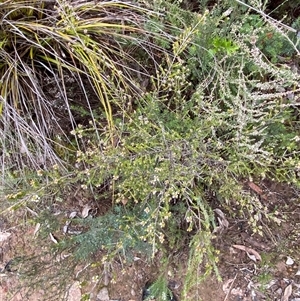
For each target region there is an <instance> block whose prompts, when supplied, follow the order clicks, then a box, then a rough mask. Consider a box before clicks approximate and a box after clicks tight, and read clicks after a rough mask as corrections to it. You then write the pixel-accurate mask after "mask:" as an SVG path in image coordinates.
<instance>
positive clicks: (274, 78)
mask: <svg viewBox="0 0 300 301" xmlns="http://www.w3.org/2000/svg"><path fill="white" fill-rule="evenodd" d="M113 3H115V2H113ZM150 4H154V8H157V9H158V10H159V12H160V13H161V9H162V8H161V2H156V1H154V2H153V3H150ZM150 4H148V5H150ZM231 4H232V2H231V1H224V2H223V4H222V5H221V6H219V7H216V8H215V9H213V10H212V11H211V12H209V11H206V12H204V13H203V14H202V15H199V14H191V13H187V15H189V16H190V18H189V20H187V25H186V26H182V23H181V24H180V25H179V24H178V23H176V22H178V20H174V19H173V17H172V16H170V15H161V14H160V15H159V14H158V15H156V14H151V15H150V16H149V19H147V21H146V22H145V26H146V28H147V30H150V31H153V32H152V33H151V32H150V34H151V37H152V38H151V42H152V43H157V44H158V46H157V48H153V49H155V50H153V51H154V53H156V56H155V58H157V61H155V63H154V64H153V65H151V66H150V67H149V69H150V70H147V69H146V70H145V73H146V75H149V74H151V77H150V82H149V83H148V84H147V89H145V90H144V91H141V92H142V93H137V94H135V98H134V100H132V98H131V97H132V95H130V93H127V91H126V90H125V91H123V89H120V91H121V95H115V93H117V92H115V91H114V92H109V91H111V90H110V89H114V88H116V87H118V88H120V87H122V88H123V85H124V86H125V84H127V83H128V81H127V80H128V78H127V77H123V75H122V77H121V78H119V77H118V76H117V75H120V73H119V72H117V71H115V70H116V69H115V68H117V67H116V66H119V63H117V62H116V56H115V55H116V53H115V50H113V54H114V55H112V58H111V61H109V66H108V67H107V68H108V70H109V71H107V69H105V71H107V72H109V73H110V74H112V75H115V76H116V77H115V78H114V80H112V85H111V86H110V85H109V84H108V83H107V82H106V81H104V82H105V84H108V86H107V87H106V88H105V89H107V90H105V89H104V91H105V92H107V93H105V97H104V98H100V100H101V99H102V106H103V107H104V111H103V112H104V114H106V115H105V118H103V114H102V115H101V114H99V116H98V117H96V116H97V115H96V114H94V113H90V114H88V117H89V119H90V120H88V118H87V120H85V121H86V122H85V123H84V124H77V126H75V125H74V127H73V129H72V131H71V134H72V135H73V138H70V137H69V136H68V138H69V139H70V141H76V144H72V145H75V146H74V147H75V150H76V155H74V157H73V158H72V159H71V160H70V162H72V163H73V166H72V167H70V166H69V170H68V172H65V171H63V170H61V169H59V168H58V167H57V166H55V168H53V169H52V170H51V169H50V170H48V171H46V172H43V176H42V177H41V178H40V181H36V182H34V183H33V184H34V185H36V187H35V186H34V185H32V188H34V189H35V191H39V193H40V196H41V198H42V197H43V195H44V196H47V193H49V191H51V190H52V191H55V192H56V195H59V193H62V194H63V193H64V189H68V188H69V187H70V186H73V185H74V186H76V187H78V186H79V185H80V188H81V189H82V190H86V191H89V192H90V194H91V195H93V197H94V198H95V200H97V202H99V203H101V202H103V201H105V200H107V199H109V200H111V204H112V208H111V210H110V211H109V213H108V214H107V215H105V216H101V217H96V218H91V219H88V220H78V221H77V223H78V224H83V225H84V226H85V227H86V231H85V232H84V233H82V234H81V235H78V236H76V237H74V238H73V239H71V240H69V241H68V240H66V241H65V242H64V243H63V244H62V245H61V247H64V248H70V249H71V250H72V252H74V254H76V255H77V259H79V260H87V258H89V256H92V255H93V254H95V253H96V251H97V250H99V248H100V249H101V250H103V251H109V253H110V254H113V255H114V254H122V255H123V256H124V257H125V259H126V258H127V257H129V256H130V252H131V251H132V249H134V250H136V249H138V250H140V249H142V248H145V249H146V250H147V251H148V253H149V256H152V257H154V256H155V254H157V251H158V250H162V252H163V253H164V254H165V255H166V256H167V254H168V252H170V250H171V252H178V251H179V250H180V249H181V248H182V247H183V243H182V242H183V241H184V243H188V244H189V247H190V259H189V262H188V272H187V276H186V279H185V281H186V282H185V285H184V289H183V299H184V300H188V295H189V292H191V291H193V288H194V287H195V286H197V285H198V282H199V281H200V280H201V277H194V275H199V274H200V273H201V274H202V275H204V276H206V275H208V274H209V273H210V272H211V271H215V272H216V273H217V275H218V269H217V261H218V250H215V249H214V247H213V244H212V239H213V237H214V233H213V230H214V229H215V227H216V222H215V218H214V211H213V209H215V208H212V205H211V199H212V198H214V199H215V200H217V204H218V207H220V208H222V209H223V210H224V211H225V210H226V212H227V213H228V214H229V215H232V216H235V215H236V214H238V215H240V216H244V217H247V218H248V220H249V223H250V224H251V226H252V228H253V231H254V232H258V233H260V234H262V231H261V224H260V222H261V220H262V219H263V220H268V219H270V218H271V217H272V216H271V215H270V214H269V211H268V210H269V209H268V208H267V206H265V205H264V204H263V203H262V202H261V201H260V200H259V199H257V198H256V197H255V196H253V195H252V194H250V193H249V192H247V191H245V190H244V189H243V182H244V181H245V180H247V181H248V180H252V179H253V178H257V179H263V178H271V179H274V180H276V181H282V182H287V183H291V184H293V185H299V176H298V174H297V173H298V172H299V166H300V162H299V151H300V150H299V143H297V142H298V141H299V120H298V119H299V111H298V104H297V102H296V99H297V96H298V94H299V91H300V87H299V82H300V81H299V74H297V73H295V72H294V71H293V70H291V69H290V68H288V66H286V65H284V64H283V65H279V64H277V63H278V60H277V59H278V58H277V57H276V52H275V50H274V49H273V47H277V46H276V45H278V44H280V45H284V43H289V45H290V48H289V50H288V51H291V52H292V54H291V53H290V52H289V53H282V55H294V54H297V47H296V44H295V43H293V41H292V40H291V39H289V38H288V39H287V34H286V32H285V30H286V28H285V27H284V26H283V25H281V24H280V23H276V24H274V23H272V20H269V19H268V18H267V17H266V15H264V14H263V13H261V11H260V10H258V9H256V10H255V13H253V12H251V13H250V11H248V7H247V6H246V8H245V7H243V8H239V6H237V4H236V5H235V6H234V8H235V11H232V9H231ZM167 5H168V6H169V5H170V7H171V8H172V9H173V10H174V11H177V13H178V12H181V11H182V9H181V8H179V7H178V5H177V4H169V2H168V3H167ZM138 11H139V12H141V11H142V9H139V10H138ZM256 14H257V15H256ZM158 16H159V17H158ZM264 18H267V20H266V19H264ZM181 20H182V19H181ZM181 20H180V22H181ZM256 20H257V21H256ZM262 20H263V21H262ZM183 21H184V19H183ZM254 21H255V22H260V24H261V25H260V26H261V28H260V29H261V30H260V31H259V32H256V31H255V30H253V29H254V27H255V26H254V23H255V22H254ZM173 22H174V23H173ZM253 22H254V23H253ZM59 24H60V22H59ZM128 26H129V25H128ZM179 26H181V27H183V28H182V29H179V28H178V27H179ZM270 26H273V27H272V28H273V30H275V33H276V34H274V36H271V37H270V39H273V38H274V44H272V43H269V44H268V45H269V46H270V47H271V48H270V49H266V48H265V46H264V45H263V43H261V41H260V39H261V35H260V33H266V32H269V29H270ZM115 27H117V29H118V28H120V29H123V27H120V26H116V25H115ZM109 28H110V27H109ZM126 28H127V27H125V30H126ZM129 29H130V30H129V31H130V33H132V34H133V36H134V38H132V39H131V38H127V42H124V43H125V44H126V43H129V42H130V43H135V42H136V35H138V34H139V30H142V29H138V30H137V29H136V30H133V29H132V28H131V27H129ZM131 29H132V30H131ZM264 30H265V31H264ZM116 32H117V34H115V35H113V36H112V37H113V38H112V40H113V41H110V43H113V45H114V43H117V42H118V43H120V44H122V43H121V40H122V39H123V38H124V37H123V36H122V35H121V33H122V30H121V32H119V31H118V30H116ZM162 32H164V34H162ZM105 33H106V32H105ZM175 34H176V38H175V39H173V35H175ZM142 41H143V43H144V42H145V39H144V40H142ZM141 43H142V42H141ZM118 45H119V44H118ZM126 45H127V44H126ZM138 45H139V46H140V45H144V44H138ZM152 45H153V44H151V46H152ZM86 47H87V46H86ZM161 47H165V49H164V51H163V52H157V51H158V50H157V49H159V50H161V49H162V48H161ZM280 47H281V46H280ZM121 49H122V48H121ZM282 49H283V48H282ZM139 50H140V49H139ZM65 51H66V50H65ZM84 51H88V53H89V51H91V53H92V54H93V49H90V48H89V47H88V48H87V49H86V48H84ZM141 53H143V55H145V53H144V52H143V51H141ZM121 54H122V55H125V54H123V52H121ZM147 54H149V53H147ZM68 55H70V56H71V57H73V54H72V52H68ZM81 55H82V56H83V58H82V57H81V56H79V54H78V57H76V59H77V60H78V61H80V58H82V60H81V61H80V62H81V63H82V64H83V65H82V66H81V67H79V66H77V65H76V68H75V67H74V66H73V67H72V68H75V70H76V72H78V73H79V74H81V71H80V70H81V68H83V70H84V72H83V73H84V74H88V78H94V76H95V77H96V78H97V79H98V80H99V78H98V77H97V76H99V74H98V73H97V72H98V71H97V72H96V71H95V70H94V68H93V66H94V64H91V65H89V64H87V61H86V60H88V58H87V57H86V56H85V52H83V53H82V54H81ZM139 55H140V53H139ZM44 57H45V56H44ZM89 57H90V56H89ZM92 57H93V56H92ZM125 57H126V56H125ZM109 58H110V56H109ZM126 58H127V57H126ZM141 58H142V59H145V56H142V54H141ZM55 60H58V59H57V58H55ZM52 61H53V60H50V59H49V58H48V62H51V63H52ZM55 62H56V63H57V61H55ZM63 62H65V61H62V63H63ZM76 62H77V61H76ZM90 63H91V61H90ZM97 63H101V62H98V61H97ZM113 63H114V64H113ZM126 64H128V61H126V62H124V65H125V66H123V67H124V68H123V69H122V70H127V71H128V70H129V67H128V66H127V65H126ZM56 65H59V64H56ZM100 65H101V64H100ZM105 66H107V65H106V64H105ZM126 66H127V67H128V68H127V69H126ZM68 67H69V66H68ZM147 67H148V66H147ZM90 68H91V69H90ZM69 69H70V68H69ZM58 70H61V69H60V68H58ZM71 70H72V69H71ZM88 70H89V71H91V72H88ZM93 72H94V73H93ZM95 72H96V73H95ZM114 72H115V73H114ZM125 73H126V72H124V71H123V73H122V74H125ZM104 74H105V72H104ZM126 74H130V72H129V71H128V72H127V73H126ZM120 76H121V75H120ZM143 79H144V78H143ZM97 83H98V84H99V81H98V82H97ZM100 85H102V84H101V81H100ZM118 85H119V86H118ZM99 87H100V86H99ZM100 90H101V89H100ZM100 90H99V91H100ZM99 91H98V90H97V91H96V92H98V95H99V94H100V96H101V95H102V94H101V93H102V92H101V93H100V92H99ZM101 91H102V90H101ZM112 96H113V97H112ZM122 96H123V97H124V98H123V99H122ZM125 96H126V97H125ZM106 97H107V98H106ZM124 99H125V100H124ZM111 100H113V101H112V102H110V101H111ZM127 102H129V103H130V105H129V106H126V103H127ZM112 104H113V105H112ZM113 109H114V110H113ZM113 111H114V113H115V114H112V112H113ZM104 119H105V120H106V122H103V120H104ZM88 121H89V122H88ZM66 148H69V146H68V147H66ZM75 150H74V151H75ZM63 155H64V156H65V154H63ZM43 177H45V179H47V185H45V182H44V180H43V179H44V178H43ZM60 187H63V189H61V188H60ZM39 189H40V190H39ZM52 194H53V193H52ZM42 202H43V200H41V202H40V204H41V203H42ZM104 225H106V227H104ZM109 259H111V258H107V257H105V260H109ZM193 298H194V299H193V300H196V299H197V298H198V299H199V296H193Z"/></svg>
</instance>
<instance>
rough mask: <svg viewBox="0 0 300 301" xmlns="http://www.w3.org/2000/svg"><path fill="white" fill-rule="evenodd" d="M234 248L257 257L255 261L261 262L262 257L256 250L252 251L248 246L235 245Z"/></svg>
mask: <svg viewBox="0 0 300 301" xmlns="http://www.w3.org/2000/svg"><path fill="white" fill-rule="evenodd" d="M233 247H234V248H236V249H239V250H242V251H245V252H247V253H249V254H251V255H254V256H255V259H256V260H260V261H261V256H260V255H259V253H258V252H256V251H255V250H253V249H251V248H248V247H246V246H242V245H233ZM248 256H249V255H248ZM249 257H250V259H252V257H251V256H249ZM252 260H253V259H252Z"/></svg>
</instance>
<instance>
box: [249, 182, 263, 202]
mask: <svg viewBox="0 0 300 301" xmlns="http://www.w3.org/2000/svg"><path fill="white" fill-rule="evenodd" d="M248 186H249V188H250V189H251V190H253V191H254V192H255V193H257V194H258V195H259V196H260V197H261V198H262V199H263V200H267V197H266V196H265V195H264V192H263V190H262V189H261V188H260V187H259V186H257V185H256V184H254V183H253V182H248Z"/></svg>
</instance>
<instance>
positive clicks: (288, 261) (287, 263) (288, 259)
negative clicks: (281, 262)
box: [285, 257, 294, 265]
mask: <svg viewBox="0 0 300 301" xmlns="http://www.w3.org/2000/svg"><path fill="white" fill-rule="evenodd" d="M285 264H286V265H293V264H294V260H293V259H292V258H291V257H287V260H286V262H285Z"/></svg>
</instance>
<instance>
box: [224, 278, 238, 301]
mask: <svg viewBox="0 0 300 301" xmlns="http://www.w3.org/2000/svg"><path fill="white" fill-rule="evenodd" d="M236 277H237V274H235V277H234V278H233V280H232V282H231V284H230V288H229V290H228V292H227V294H226V296H225V299H224V300H223V301H226V300H227V298H228V296H229V294H230V292H231V289H232V286H233V284H234V281H235V279H236Z"/></svg>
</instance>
